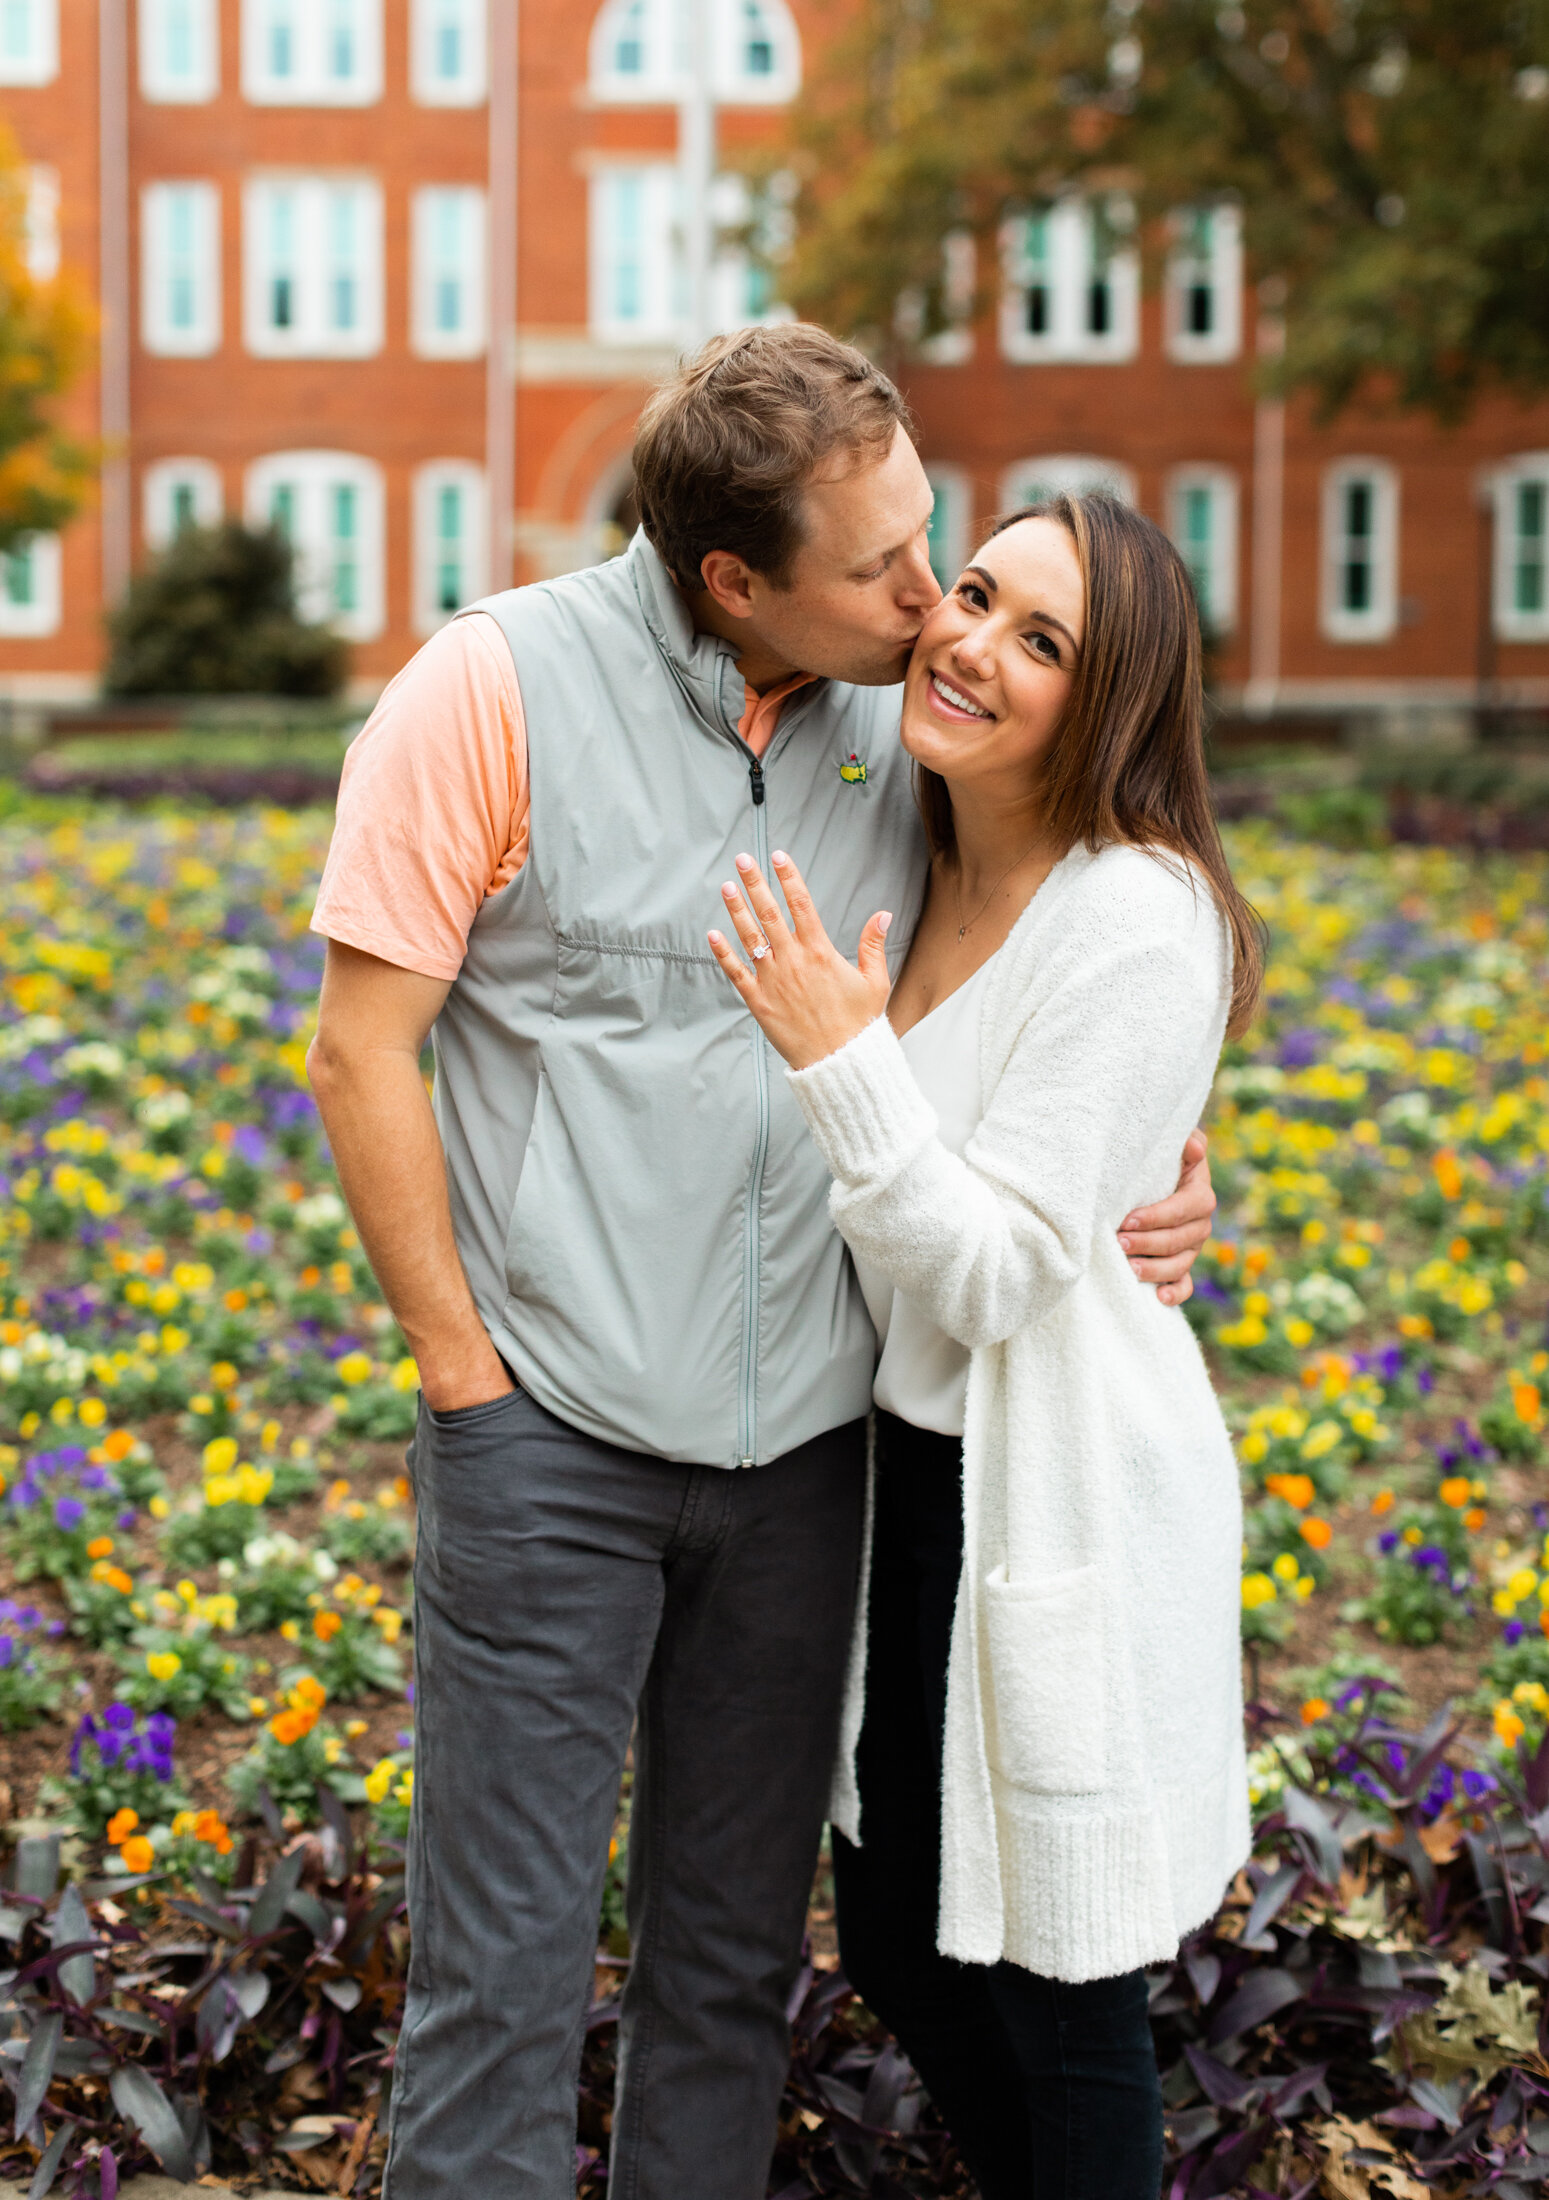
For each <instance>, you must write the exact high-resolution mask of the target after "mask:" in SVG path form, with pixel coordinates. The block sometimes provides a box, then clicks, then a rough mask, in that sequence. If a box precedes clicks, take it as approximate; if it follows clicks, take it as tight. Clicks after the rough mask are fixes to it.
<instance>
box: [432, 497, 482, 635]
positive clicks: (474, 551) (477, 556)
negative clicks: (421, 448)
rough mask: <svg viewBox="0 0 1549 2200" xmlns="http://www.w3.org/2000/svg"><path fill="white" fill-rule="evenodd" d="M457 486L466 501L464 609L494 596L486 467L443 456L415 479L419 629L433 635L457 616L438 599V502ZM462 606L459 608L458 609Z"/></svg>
mask: <svg viewBox="0 0 1549 2200" xmlns="http://www.w3.org/2000/svg"><path fill="white" fill-rule="evenodd" d="M446 488H455V489H458V490H460V491H461V492H462V495H463V497H464V499H465V504H464V510H465V513H466V518H465V521H464V538H463V539H464V542H465V544H466V546H467V554H466V560H465V572H464V586H463V591H462V603H463V605H466V604H470V603H477V602H478V600H479V598H480V597H481V596H484V595H487V594H488V592H489V490H488V485H487V482H486V479H485V474H484V469H483V467H482V466H478V465H475V464H474V463H473V461H472V460H471V459H463V458H440V459H435V460H433V461H432V462H431V464H430V465H428V466H421V467H420V468H419V470H418V472H417V473H416V474H415V476H414V631H415V633H416V634H434V633H435V632H436V631H437V629H438V628H440V627H443V626H445V625H446V623H447V621H448V619H451V618H454V617H455V616H456V613H455V612H451V611H443V610H442V608H441V605H440V603H439V601H438V591H437V586H436V582H437V567H438V565H439V562H440V560H439V557H438V554H437V545H438V543H439V541H440V535H439V532H438V523H439V514H438V512H437V509H436V507H437V504H438V502H439V499H440V494H441V491H442V490H443V489H446ZM461 608H462V605H460V606H459V609H461Z"/></svg>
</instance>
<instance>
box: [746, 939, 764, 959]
mask: <svg viewBox="0 0 1549 2200" xmlns="http://www.w3.org/2000/svg"><path fill="white" fill-rule="evenodd" d="M748 952H749V954H750V955H751V956H752V957H753V960H754V961H755V962H756V963H757V962H762V961H763V959H764V957H765V956H766V955H767V954H768V952H769V942H768V941H767V940H761V941H760V942H759V944H758V946H757V947H752V948H749V950H748Z"/></svg>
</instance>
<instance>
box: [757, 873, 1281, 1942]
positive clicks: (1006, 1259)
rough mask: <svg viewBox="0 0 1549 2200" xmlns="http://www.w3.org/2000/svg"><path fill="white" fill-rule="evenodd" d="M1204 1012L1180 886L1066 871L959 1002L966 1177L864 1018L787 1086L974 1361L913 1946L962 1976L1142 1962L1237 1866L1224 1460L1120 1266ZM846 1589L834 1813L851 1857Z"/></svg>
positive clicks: (891, 1261)
mask: <svg viewBox="0 0 1549 2200" xmlns="http://www.w3.org/2000/svg"><path fill="white" fill-rule="evenodd" d="M1230 992H1231V942H1230V938H1229V936H1228V934H1227V930H1226V927H1225V925H1224V923H1223V922H1222V919H1221V915H1220V912H1219V910H1218V909H1217V907H1216V904H1215V901H1214V898H1213V896H1212V894H1211V891H1210V888H1209V885H1208V883H1207V882H1206V881H1204V880H1202V879H1200V878H1199V877H1198V876H1197V875H1196V874H1194V873H1192V872H1189V871H1187V870H1186V869H1185V868H1184V866H1183V865H1182V864H1180V863H1178V862H1177V861H1167V860H1159V859H1157V858H1155V857H1153V856H1151V855H1149V854H1148V853H1147V852H1145V851H1144V850H1142V849H1138V848H1125V847H1105V848H1104V849H1102V851H1101V852H1100V853H1098V854H1096V855H1093V854H1090V853H1089V852H1088V851H1087V850H1086V849H1085V848H1083V847H1078V848H1076V849H1074V850H1073V851H1072V852H1071V854H1069V855H1068V856H1066V857H1065V858H1064V860H1063V861H1062V862H1060V863H1057V864H1056V865H1055V867H1054V869H1053V870H1052V871H1051V872H1050V874H1049V876H1048V878H1047V879H1046V880H1045V881H1044V883H1043V885H1042V886H1041V887H1040V888H1039V889H1038V892H1037V893H1036V894H1035V895H1034V896H1033V898H1032V901H1031V902H1030V903H1029V904H1028V907H1027V908H1026V910H1025V911H1024V912H1023V914H1022V916H1021V917H1020V919H1019V920H1018V922H1017V925H1016V927H1015V929H1014V930H1013V932H1012V934H1011V937H1010V939H1009V940H1008V941H1007V942H1006V944H1005V945H1004V947H1002V948H1001V950H1000V953H999V954H998V955H997V956H996V958H995V965H994V969H993V971H992V973H991V975H990V976H989V977H988V978H987V979H986V981H985V985H984V990H983V994H982V997H981V999H980V1002H979V1017H978V1056H979V1076H980V1079H981V1083H982V1090H983V1100H984V1113H983V1118H982V1120H981V1121H980V1123H979V1126H978V1128H977V1130H975V1131H974V1133H973V1135H972V1137H971V1138H970V1139H969V1141H968V1145H967V1148H966V1150H965V1151H964V1152H963V1153H962V1154H956V1153H953V1152H951V1151H949V1150H948V1147H947V1145H946V1143H945V1141H944V1140H943V1139H942V1138H941V1137H940V1136H939V1135H938V1127H937V1118H936V1110H935V1109H934V1108H933V1107H931V1106H930V1104H929V1103H928V1102H927V1101H926V1099H925V1098H924V1096H923V1094H922V1093H921V1090H920V1085H919V1081H918V1078H917V1075H916V1072H915V1069H914V1067H913V1065H912V1064H911V1063H910V1061H909V1058H908V1056H907V1054H906V1053H905V1049H904V1044H903V1043H901V1042H900V1041H899V1039H898V1037H897V1035H896V1034H895V1033H894V1031H893V1029H892V1027H891V1025H890V1024H889V1023H888V1021H887V1019H886V1017H878V1019H877V1020H876V1022H875V1023H873V1024H870V1025H868V1027H867V1028H866V1030H864V1031H863V1032H862V1033H861V1034H860V1036H859V1037H858V1038H856V1039H852V1040H851V1041H850V1043H849V1045H848V1046H845V1047H841V1048H840V1049H839V1051H838V1052H837V1053H836V1054H831V1055H829V1056H828V1058H827V1059H826V1060H825V1061H822V1062H818V1063H815V1064H814V1065H813V1067H812V1068H811V1069H808V1070H802V1071H801V1072H799V1073H797V1074H794V1075H793V1076H792V1078H791V1084H792V1086H793V1088H794V1090H795V1092H796V1096H797V1098H798V1100H799V1101H800V1103H801V1106H802V1110H803V1112H804V1114H805V1115H806V1118H807V1121H808V1123H809V1125H810V1126H811V1129H812V1132H813V1136H814V1137H815V1138H816V1140H817V1143H818V1146H819V1148H820V1149H821V1151H822V1154H823V1158H824V1159H825V1161H827V1163H828V1165H829V1168H830V1169H831V1170H832V1172H833V1175H834V1190H833V1194H832V1198H831V1201H830V1211H831V1212H832V1214H833V1216H834V1220H835V1221H836V1222H837V1224H838V1226H839V1229H840V1230H841V1232H842V1233H843V1235H844V1237H845V1239H846V1241H847V1242H848V1244H849V1247H850V1250H851V1252H852V1253H854V1254H856V1255H857V1256H858V1257H859V1258H861V1259H863V1260H865V1261H866V1262H867V1263H868V1264H870V1265H872V1266H874V1267H875V1268H877V1269H878V1270H879V1271H881V1272H883V1273H885V1274H887V1275H889V1276H891V1277H892V1279H893V1284H894V1288H895V1289H896V1290H899V1291H901V1292H903V1293H904V1294H905V1295H906V1297H908V1298H909V1299H910V1300H911V1301H912V1302H913V1303H914V1304H915V1305H916V1306H918V1307H921V1308H922V1309H924V1311H925V1313H926V1315H927V1316H928V1317H929V1319H930V1320H931V1321H933V1322H934V1323H935V1324H936V1325H937V1326H938V1327H939V1328H941V1329H943V1330H945V1331H946V1332H947V1333H948V1335H950V1336H953V1337H956V1338H957V1339H958V1340H959V1342H960V1343H961V1344H963V1345H965V1346H967V1347H968V1349H969V1353H970V1359H969V1368H968V1396H967V1402H966V1407H965V1411H964V1419H963V1573H962V1579H961V1582H960V1584H959V1587H958V1596H957V1610H956V1615H955V1618H954V1621H953V1634H952V1652H951V1658H950V1662H949V1665H948V1669H947V1717H946V1741H945V1748H944V1751H943V1757H942V1788H941V1801H942V1827H941V1907H940V1922H939V1927H938V1942H939V1945H940V1947H941V1949H942V1950H943V1952H944V1953H945V1954H947V1955H949V1956H954V1957H956V1958H957V1959H958V1960H959V1961H960V1962H965V1963H994V1962H997V1961H998V1960H999V1959H1000V1958H1001V1957H1003V1956H1004V1957H1009V1958H1010V1960H1011V1961H1012V1962H1014V1963H1020V1964H1024V1965H1025V1966H1026V1967H1027V1968H1028V1969H1029V1970H1031V1971H1036V1972H1037V1973H1038V1974H1039V1975H1040V1976H1041V1977H1044V1978H1057V1979H1066V1980H1079V1979H1092V1978H1116V1977H1118V1976H1120V1975H1121V1974H1122V1973H1123V1972H1125V1971H1131V1970H1137V1969H1139V1968H1141V1967H1142V1966H1143V1965H1146V1964H1151V1963H1156V1962H1159V1961H1164V1960H1169V1959H1170V1958H1171V1956H1172V1955H1173V1953H1174V1951H1175V1950H1176V1948H1177V1946H1178V1942H1179V1940H1180V1939H1181V1937H1182V1936H1183V1934H1184V1933H1186V1932H1189V1931H1190V1930H1191V1929H1192V1928H1193V1927H1194V1926H1196V1925H1198V1924H1199V1923H1200V1922H1201V1921H1202V1920H1203V1919H1205V1918H1207V1917H1210V1916H1212V1915H1213V1914H1214V1912H1215V1910H1216V1908H1217V1906H1218V1905H1219V1903H1220V1900H1221V1892H1222V1889H1223V1888H1224V1887H1225V1886H1226V1885H1227V1884H1228V1883H1229V1881H1230V1880H1231V1877H1232V1875H1233V1873H1234V1872H1235V1871H1236V1870H1237V1868H1238V1866H1239V1865H1240V1864H1241V1863H1242V1861H1243V1859H1244V1857H1245V1856H1246V1855H1247V1854H1248V1850H1249V1845H1250V1830H1249V1823H1248V1782H1247V1762H1246V1753H1245V1751H1244V1747H1243V1730H1242V1672H1241V1663H1242V1661H1241V1650H1240V1646H1239V1639H1238V1638H1239V1632H1240V1623H1241V1586H1240V1585H1241V1562H1242V1502H1241V1497H1240V1495H1239V1491H1238V1484H1237V1466H1236V1461H1235V1460H1234V1459H1233V1457H1232V1447H1231V1441H1230V1439H1229V1438H1228V1436H1227V1432H1226V1426H1225V1423H1224V1422H1223V1420H1222V1418H1221V1409H1220V1407H1219V1406H1218V1404H1217V1403H1216V1399H1215V1396H1214V1393H1213V1392H1212V1390H1211V1386H1210V1377H1209V1374H1208V1373H1207V1371H1206V1368H1205V1363H1204V1360H1203V1358H1202V1357H1201V1354H1200V1350H1199V1347H1198V1345H1197V1344H1196V1343H1195V1341H1194V1337H1193V1334H1192V1332H1191V1331H1190V1329H1189V1325H1188V1323H1187V1322H1186V1321H1185V1320H1184V1318H1183V1314H1182V1312H1181V1310H1180V1309H1179V1308H1177V1307H1166V1306H1163V1305H1162V1304H1161V1302H1160V1301H1159V1300H1158V1299H1157V1297H1156V1294H1155V1292H1153V1291H1152V1290H1150V1289H1149V1288H1148V1287H1147V1286H1146V1285H1145V1284H1143V1283H1140V1282H1137V1280H1136V1278H1135V1276H1134V1274H1133V1273H1132V1272H1131V1269H1130V1265H1129V1262H1128V1261H1127V1260H1126V1259H1125V1257H1124V1253H1123V1250H1122V1249H1121V1247H1120V1245H1119V1240H1118V1236H1117V1231H1118V1226H1119V1224H1120V1222H1121V1221H1122V1220H1123V1219H1124V1217H1125V1215H1127V1214H1129V1213H1130V1212H1131V1211H1132V1210H1133V1209H1134V1208H1135V1207H1137V1206H1143V1205H1145V1203H1146V1202H1147V1201H1149V1200H1154V1199H1160V1198H1162V1197H1163V1196H1164V1195H1165V1194H1166V1193H1167V1192H1169V1191H1171V1189H1172V1187H1173V1183H1174V1181H1175V1179H1176V1177H1177V1174H1178V1156H1179V1154H1180V1153H1181V1152H1182V1150H1183V1142H1184V1140H1185V1138H1186V1137H1187V1136H1188V1134H1189V1132H1190V1131H1191V1130H1192V1129H1193V1128H1194V1125H1195V1124H1196V1123H1197V1122H1198V1121H1199V1119H1200V1114H1201V1112H1202V1110H1203V1108H1204V1106H1205V1102H1206V1099H1207V1097H1208V1095H1209V1091H1210V1081H1211V1078H1212V1076H1213V1074H1214V1071H1215V1066H1216V1057H1217V1055H1218V1053H1219V1052H1220V1047H1221V1038H1222V1033H1223V1031H1224V1028H1225V1025H1226V1012H1227V1004H1228V997H1229V995H1230ZM944 1005H946V1004H944ZM932 1051H933V1052H934V1049H933V1050H932ZM866 1593H867V1582H866V1580H865V1578H864V1577H863V1582H862V1594H861V1597H860V1598H859V1600H858V1603H859V1611H858V1614H857V1633H856V1638H855V1652H856V1654H855V1657H854V1661H853V1663H852V1666H851V1677H850V1686H849V1688H848V1690H847V1692H846V1701H845V1707H844V1716H843V1723H842V1736H841V1757H840V1766H839V1777H838V1780H837V1783H836V1790H835V1794H834V1798H833V1803H832V1808H831V1816H832V1819H833V1822H834V1824H835V1825H836V1826H838V1827H839V1829H840V1831H841V1832H843V1833H846V1834H848V1835H849V1836H850V1838H851V1839H852V1840H854V1839H856V1838H857V1837H858V1836H862V1835H864V1834H865V1833H866V1831H867V1829H866V1828H865V1827H864V1826H862V1825H861V1823H860V1815H859V1797H858V1794H857V1791H856V1787H855V1780H854V1768H853V1756H852V1752H853V1748H854V1744H855V1740H856V1738H857V1736H858V1734H859V1732H860V1727H861V1721H862V1718H863V1715H864V1709H865V1627H866V1610H865V1605H866Z"/></svg>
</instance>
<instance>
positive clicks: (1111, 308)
mask: <svg viewBox="0 0 1549 2200" xmlns="http://www.w3.org/2000/svg"><path fill="white" fill-rule="evenodd" d="M1134 220H1135V214H1134V208H1133V207H1132V205H1131V204H1130V202H1129V200H1128V199H1126V198H1124V197H1123V196H1121V195H1119V194H1114V195H1113V196H1111V197H1108V198H1104V199H1092V200H1088V199H1081V198H1075V197H1070V198H1063V199H1057V200H1054V201H1053V202H1051V203H1050V204H1048V205H1045V206H1038V207H1033V208H1031V209H1030V210H1029V211H1028V212H1027V213H1024V214H1018V215H1016V216H1015V217H1014V218H1013V219H1012V220H1010V221H1008V222H1007V223H1006V224H1005V226H1004V228H1003V230H1002V233H1001V261H1002V269H1003V284H1002V290H1001V323H1000V328H1001V350H1002V351H1003V352H1004V353H1005V356H1006V357H1007V358H1008V359H1016V360H1021V361H1026V362H1029V363H1034V362H1038V361H1042V360H1049V359H1082V360H1090V361H1093V362H1098V361H1109V362H1112V361H1118V360H1124V359H1133V358H1134V356H1135V353H1136V350H1137V348H1138V346H1139V341H1140V270H1139V263H1138V261H1137V258H1136V255H1135V252H1134V249H1133V247H1132V246H1131V245H1130V243H1129V242H1128V238H1129V236H1130V232H1131V231H1132V229H1133V228H1134Z"/></svg>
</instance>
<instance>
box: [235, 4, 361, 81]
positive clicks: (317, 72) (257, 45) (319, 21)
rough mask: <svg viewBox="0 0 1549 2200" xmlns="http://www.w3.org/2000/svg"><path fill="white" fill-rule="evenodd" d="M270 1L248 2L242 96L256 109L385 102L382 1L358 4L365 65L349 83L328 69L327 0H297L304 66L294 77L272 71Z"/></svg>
mask: <svg viewBox="0 0 1549 2200" xmlns="http://www.w3.org/2000/svg"><path fill="white" fill-rule="evenodd" d="M268 5H269V0H242V95H243V97H244V98H245V99H246V100H248V101H249V102H250V103H251V104H252V105H253V106H255V107H374V106H375V105H376V104H377V102H378V101H379V100H380V99H381V97H382V0H358V5H359V7H360V10H361V14H360V66H359V68H358V69H357V70H356V73H355V74H354V76H352V77H350V78H349V79H348V80H347V81H346V82H341V81H340V80H339V79H338V78H337V77H334V76H330V75H329V73H328V68H327V38H328V31H329V23H328V14H327V8H326V5H325V0H297V7H296V29H297V37H298V41H299V52H300V65H299V67H298V68H297V70H296V73H295V75H294V76H290V77H276V76H274V75H272V74H271V72H270V68H269V55H268V47H267V40H266V37H265V32H266V31H267V28H268Z"/></svg>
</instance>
